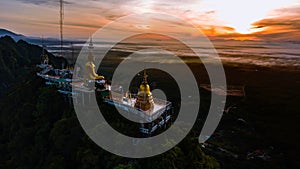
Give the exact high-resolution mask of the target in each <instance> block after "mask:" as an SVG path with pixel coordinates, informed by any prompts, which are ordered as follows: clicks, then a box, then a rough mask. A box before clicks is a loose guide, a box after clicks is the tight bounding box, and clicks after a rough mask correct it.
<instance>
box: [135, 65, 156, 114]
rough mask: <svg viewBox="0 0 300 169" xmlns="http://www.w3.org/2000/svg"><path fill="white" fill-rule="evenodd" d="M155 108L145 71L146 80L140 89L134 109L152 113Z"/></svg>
mask: <svg viewBox="0 0 300 169" xmlns="http://www.w3.org/2000/svg"><path fill="white" fill-rule="evenodd" d="M153 106H154V101H153V97H152V93H151V90H150V86H149V85H148V83H147V74H146V70H144V80H143V82H142V84H141V85H140V89H139V92H138V96H137V99H136V102H135V105H134V107H136V108H138V109H141V110H143V111H147V110H150V111H151V110H153Z"/></svg>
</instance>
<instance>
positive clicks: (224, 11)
mask: <svg viewBox="0 0 300 169" xmlns="http://www.w3.org/2000/svg"><path fill="white" fill-rule="evenodd" d="M294 2H296V1H295V0H273V1H272V2H270V1H261V0H251V1H250V0H247V1H236V0H226V1H219V0H204V1H203V3H204V4H205V5H206V6H207V7H209V8H211V9H212V10H215V11H216V15H217V16H216V17H217V19H218V20H219V21H220V22H222V24H223V25H226V26H229V27H232V28H234V29H235V32H237V33H240V34H251V33H255V32H258V31H261V29H253V27H252V24H253V23H254V22H256V21H259V20H261V19H264V18H266V17H268V15H269V14H270V13H271V12H272V11H273V10H275V9H277V8H280V7H284V6H287V5H290V4H292V3H294Z"/></svg>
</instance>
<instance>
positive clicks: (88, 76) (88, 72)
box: [84, 51, 104, 80]
mask: <svg viewBox="0 0 300 169" xmlns="http://www.w3.org/2000/svg"><path fill="white" fill-rule="evenodd" d="M94 61H95V56H94V55H93V53H92V52H91V51H90V52H89V55H88V62H87V63H86V64H85V77H84V79H85V80H104V76H99V75H98V74H97V73H96V71H95V64H94Z"/></svg>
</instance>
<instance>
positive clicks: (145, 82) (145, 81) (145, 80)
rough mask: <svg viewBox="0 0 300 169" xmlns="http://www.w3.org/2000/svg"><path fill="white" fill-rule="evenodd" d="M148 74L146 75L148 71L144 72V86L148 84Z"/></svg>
mask: <svg viewBox="0 0 300 169" xmlns="http://www.w3.org/2000/svg"><path fill="white" fill-rule="evenodd" d="M147 83H148V82H147V73H146V69H145V70H144V81H143V84H147Z"/></svg>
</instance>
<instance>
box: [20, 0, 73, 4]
mask: <svg viewBox="0 0 300 169" xmlns="http://www.w3.org/2000/svg"><path fill="white" fill-rule="evenodd" d="M17 1H20V2H23V3H28V4H34V5H58V4H59V0H17ZM73 3H74V2H70V1H66V0H64V4H73Z"/></svg>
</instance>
